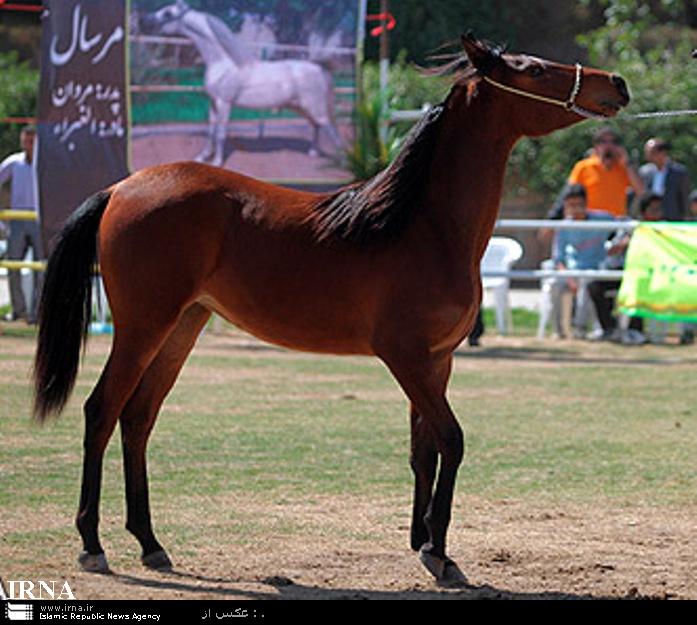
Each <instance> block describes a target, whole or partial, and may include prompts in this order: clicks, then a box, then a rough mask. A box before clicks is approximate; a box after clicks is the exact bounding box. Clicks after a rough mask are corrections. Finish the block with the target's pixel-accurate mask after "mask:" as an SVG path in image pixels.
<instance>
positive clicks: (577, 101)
mask: <svg viewBox="0 0 697 625" xmlns="http://www.w3.org/2000/svg"><path fill="white" fill-rule="evenodd" d="M462 45H463V48H464V54H460V55H459V56H458V58H457V59H455V61H453V63H451V65H452V66H453V67H452V69H453V70H454V78H453V85H452V88H451V90H450V92H449V94H448V96H447V98H446V99H445V100H444V102H443V103H442V104H441V105H439V106H436V107H435V108H433V109H431V110H430V111H429V112H427V113H426V114H425V115H424V117H423V118H422V119H421V121H420V122H419V123H418V124H417V125H416V126H415V127H414V128H413V129H412V131H411V133H410V135H409V136H408V138H407V140H406V141H405V144H404V146H403V149H402V151H401V152H400V154H399V155H398V156H397V158H396V160H395V161H394V162H393V163H392V164H391V165H390V166H389V167H387V168H386V169H385V170H384V171H382V172H381V173H379V174H377V175H376V176H375V177H374V178H372V179H370V180H368V181H367V182H362V183H354V184H351V185H348V186H346V187H344V188H342V189H340V190H338V191H336V192H334V193H324V194H314V193H308V192H301V191H295V190H288V189H284V188H281V187H278V186H274V185H271V184H266V183H263V182H259V181H257V180H254V179H252V178H248V177H246V176H243V175H240V174H237V173H234V172H231V171H227V170H223V169H218V168H215V167H211V166H209V165H204V164H200V163H175V164H168V165H160V166H156V167H152V168H149V169H144V170H142V171H139V172H137V173H135V174H133V175H131V176H130V177H129V178H126V179H125V180H123V181H121V182H118V183H116V184H114V185H113V186H111V187H110V188H108V189H106V190H103V191H100V192H98V193H96V194H95V195H94V196H92V197H90V198H89V199H87V200H86V201H85V202H84V203H83V204H82V206H81V207H80V208H79V209H77V210H76V212H75V213H74V214H73V215H72V216H71V217H70V218H69V220H68V221H67V222H66V224H65V226H64V228H63V230H62V232H61V234H60V237H59V239H58V241H57V244H56V246H55V249H54V251H53V253H52V255H51V257H50V260H49V261H48V267H47V272H46V278H45V287H44V290H43V296H42V299H41V304H40V318H39V334H38V346H37V351H36V358H35V363H34V384H35V388H34V390H35V403H34V414H35V417H36V418H37V419H38V420H39V421H41V422H43V421H44V420H45V419H46V418H47V417H48V416H49V415H51V414H56V413H60V411H61V409H62V408H63V407H64V405H65V403H66V401H67V399H68V396H69V394H70V392H71V390H72V388H73V385H74V381H75V378H76V374H77V369H78V365H79V360H80V352H81V347H82V343H83V341H84V340H85V338H86V333H87V327H88V324H89V317H90V293H91V289H90V286H91V279H92V276H93V272H94V270H95V261H96V259H97V250H98V256H99V262H100V265H101V272H102V276H103V279H104V284H105V286H106V292H107V295H108V299H109V304H110V306H111V311H112V314H113V323H114V329H115V332H114V337H113V344H112V347H111V352H110V355H109V357H108V360H107V363H106V365H105V367H104V369H103V371H102V373H101V376H100V378H99V380H98V382H97V384H96V386H95V388H94V390H93V391H92V393H91V394H90V396H89V398H88V399H87V401H86V403H85V406H84V416H85V433H84V465H83V477H82V490H81V496H80V504H79V511H78V514H77V520H76V524H77V528H78V530H79V532H80V535H81V537H82V540H83V547H84V550H83V551H82V553H81V554H80V557H79V562H80V563H81V565H82V567H83V568H84V569H85V570H88V571H106V570H108V565H107V560H106V558H105V555H104V550H103V549H102V545H101V543H100V541H99V537H98V521H99V514H98V508H99V498H100V486H101V474H102V457H103V454H104V450H105V448H106V446H107V443H108V441H109V439H110V437H111V435H112V433H113V431H114V429H115V426H116V423H117V422H119V423H120V427H121V439H122V443H123V459H124V470H125V485H126V501H127V523H126V528H127V529H128V530H129V531H130V532H132V533H133V534H134V535H135V537H136V538H137V539H138V541H139V542H140V545H141V547H142V562H143V563H144V564H145V565H146V566H148V567H152V568H163V569H166V568H168V567H171V561H170V559H169V557H168V555H167V553H166V552H165V550H164V549H163V547H162V546H161V545H160V543H159V542H158V540H157V539H156V538H155V534H154V533H153V528H152V524H151V519H150V508H149V498H148V483H147V473H146V456H145V452H146V445H147V441H148V437H149V435H150V432H151V430H152V428H153V425H154V423H155V419H156V418H157V415H158V411H159V409H160V406H161V404H162V402H163V400H164V398H165V396H166V395H167V393H168V392H169V390H170V389H171V387H172V386H173V384H174V382H175V380H176V378H177V376H178V374H179V371H180V369H181V367H182V366H183V364H184V361H185V360H186V358H187V356H188V354H189V352H190V351H191V349H192V348H193V346H194V343H195V342H196V339H197V337H198V335H199V333H200V332H201V329H202V328H203V327H204V324H205V323H206V321H207V320H208V319H209V317H210V315H211V311H215V312H217V313H219V314H221V315H222V316H224V317H225V318H226V319H228V320H229V321H230V322H232V323H233V324H235V325H236V326H238V327H239V328H242V329H243V330H246V331H247V332H249V333H251V334H253V335H255V336H257V337H259V338H261V339H263V340H265V341H269V342H271V343H275V344H278V345H282V346H285V347H287V348H290V349H295V350H303V351H310V352H319V353H331V354H363V355H370V356H375V357H377V358H379V359H380V360H382V361H383V362H384V363H385V364H386V365H387V367H388V369H389V371H390V372H391V373H392V375H393V376H394V378H395V379H396V380H397V382H398V383H399V385H400V386H401V388H402V389H403V391H404V393H405V395H406V397H407V398H408V400H409V401H410V405H411V407H410V420H411V453H410V464H411V467H412V469H413V472H414V476H415V488H414V500H413V511H412V522H411V547H412V548H413V549H414V550H415V551H418V552H419V553H420V557H421V561H422V562H423V564H424V565H425V566H426V568H427V569H428V570H429V571H430V572H431V574H432V575H433V576H435V578H436V580H437V581H438V582H439V583H442V584H458V583H462V582H463V581H464V579H465V578H464V575H463V574H462V572H461V571H460V569H459V568H458V567H457V565H456V564H455V562H453V561H452V560H451V559H450V558H449V557H448V555H447V551H446V532H447V529H448V525H449V522H450V517H451V507H452V499H453V489H454V485H455V478H456V473H457V470H458V467H459V465H460V463H461V460H462V457H463V434H462V430H461V428H460V426H459V425H458V422H457V420H456V417H455V415H454V414H453V411H452V410H451V408H450V405H449V404H448V400H447V398H446V389H447V386H448V380H449V377H450V373H451V369H452V364H453V352H454V350H455V349H456V347H457V346H458V345H459V344H460V342H461V341H462V340H463V338H464V337H466V336H467V335H468V333H469V332H470V330H471V328H472V326H473V323H474V320H475V316H476V314H477V311H478V309H479V305H480V301H481V292H482V290H481V283H480V274H479V263H480V259H481V257H482V255H483V253H484V250H485V248H486V245H487V241H488V240H489V238H490V236H491V233H492V230H493V227H494V222H495V220H496V216H497V211H498V206H499V202H500V198H501V190H502V184H503V176H504V169H505V165H506V161H507V158H508V155H509V153H510V151H511V149H512V147H513V145H514V144H515V142H516V140H518V139H519V138H520V137H522V136H525V135H527V136H539V135H544V134H545V133H549V132H552V131H554V130H556V129H559V128H564V127H566V126H570V125H572V124H574V123H576V122H578V121H581V120H582V119H584V118H586V117H603V118H605V117H611V116H614V115H615V114H616V113H617V111H619V110H620V109H621V108H622V107H623V106H625V105H626V104H627V103H628V102H629V95H628V92H627V88H626V85H625V83H624V81H623V80H622V78H620V77H619V76H617V75H614V74H611V73H607V72H604V71H600V70H595V69H587V68H582V67H581V66H580V65H576V66H575V67H573V66H569V65H562V64H558V63H554V62H550V61H546V60H542V59H539V58H535V57H532V56H526V55H514V54H510V53H505V52H504V51H502V50H501V49H499V48H496V47H494V46H492V45H490V44H488V43H485V42H482V41H480V40H478V39H476V38H475V37H474V36H472V35H464V36H462ZM439 460H440V463H439ZM434 485H435V488H434Z"/></svg>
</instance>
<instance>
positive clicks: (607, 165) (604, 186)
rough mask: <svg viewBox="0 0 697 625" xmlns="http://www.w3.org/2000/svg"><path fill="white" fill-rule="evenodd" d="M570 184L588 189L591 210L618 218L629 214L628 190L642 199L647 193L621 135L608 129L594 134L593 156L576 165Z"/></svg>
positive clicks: (588, 202)
mask: <svg viewBox="0 0 697 625" xmlns="http://www.w3.org/2000/svg"><path fill="white" fill-rule="evenodd" d="M568 183H569V184H582V185H583V186H584V187H585V189H586V194H587V206H588V207H589V208H590V209H592V210H602V211H606V212H608V213H610V214H611V215H614V216H615V217H625V216H626V215H627V191H628V190H629V189H633V190H634V193H635V194H636V195H637V196H639V197H640V196H641V195H642V194H643V192H644V184H643V182H642V180H641V178H640V176H639V174H638V173H637V172H636V171H635V170H634V168H633V167H632V166H631V164H630V163H629V159H628V157H627V150H625V149H624V147H623V146H622V144H621V140H620V137H619V135H618V134H617V133H616V132H615V131H614V130H613V129H612V128H609V127H603V128H600V129H599V130H597V131H596V132H595V133H594V134H593V151H592V153H591V155H590V156H589V157H588V158H584V159H583V160H580V161H578V162H577V163H576V164H575V165H574V167H573V169H572V170H571V174H570V175H569V180H568Z"/></svg>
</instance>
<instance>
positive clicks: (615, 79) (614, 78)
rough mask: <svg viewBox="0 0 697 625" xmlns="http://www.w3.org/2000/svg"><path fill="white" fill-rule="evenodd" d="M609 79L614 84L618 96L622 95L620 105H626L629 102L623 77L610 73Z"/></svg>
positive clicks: (627, 90)
mask: <svg viewBox="0 0 697 625" xmlns="http://www.w3.org/2000/svg"><path fill="white" fill-rule="evenodd" d="M610 81H611V82H612V84H613V85H615V87H616V88H617V91H618V92H619V94H620V96H622V99H623V100H624V102H623V103H622V105H623V106H626V105H627V104H629V99H630V98H629V89H628V88H627V83H626V82H625V81H624V78H622V76H619V75H618V74H612V75H611V76H610Z"/></svg>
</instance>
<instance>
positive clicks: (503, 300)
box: [481, 237, 523, 334]
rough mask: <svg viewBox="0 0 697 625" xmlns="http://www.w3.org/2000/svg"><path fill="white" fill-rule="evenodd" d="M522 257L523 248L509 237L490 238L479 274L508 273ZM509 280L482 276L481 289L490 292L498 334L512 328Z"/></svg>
mask: <svg viewBox="0 0 697 625" xmlns="http://www.w3.org/2000/svg"><path fill="white" fill-rule="evenodd" d="M522 256H523V247H522V246H521V244H520V243H518V241H516V240H515V239H511V238H509V237H491V240H490V241H489V245H488V246H487V248H486V251H485V252H484V257H483V258H482V264H481V272H482V274H485V273H486V272H487V271H508V270H509V269H510V268H511V267H512V266H513V265H514V264H515V263H516V262H518V261H519V260H520V259H521V257H522ZM510 284H511V280H510V278H503V277H501V278H499V277H495V278H494V277H485V276H484V275H482V287H483V288H484V290H486V291H492V293H493V296H494V306H495V310H496V329H497V330H498V333H499V334H506V332H507V331H508V330H510V329H512V328H513V320H512V318H511V305H510V301H509V298H508V290H509V287H510Z"/></svg>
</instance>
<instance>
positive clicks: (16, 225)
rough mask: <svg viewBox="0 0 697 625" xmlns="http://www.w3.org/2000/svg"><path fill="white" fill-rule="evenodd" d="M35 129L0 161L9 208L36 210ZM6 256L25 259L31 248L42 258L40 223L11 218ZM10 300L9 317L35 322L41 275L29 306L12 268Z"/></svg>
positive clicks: (23, 135) (25, 130) (24, 133)
mask: <svg viewBox="0 0 697 625" xmlns="http://www.w3.org/2000/svg"><path fill="white" fill-rule="evenodd" d="M35 138H36V130H35V129H34V127H33V126H25V127H24V128H23V129H22V132H21V134H20V145H21V148H22V151H21V152H17V153H15V154H11V155H10V156H8V157H7V158H6V159H5V160H4V161H2V163H0V185H2V184H4V183H6V182H8V181H11V190H10V209H19V210H32V211H36V198H35V182H34V168H33V156H34V139H35ZM9 230H10V234H9V239H8V248H7V257H8V258H9V259H10V260H23V259H24V257H25V255H26V253H27V251H28V250H29V248H31V250H32V253H33V256H34V260H41V259H43V246H42V244H41V235H40V230H39V223H38V222H37V221H19V220H11V221H10V226H9ZM9 278H10V280H9V282H10V303H11V305H12V311H11V312H10V313H9V314H8V315H7V317H6V319H7V320H8V321H14V320H16V319H25V320H26V321H27V323H30V324H33V323H36V306H37V303H38V293H39V289H40V282H41V275H40V274H39V272H34V281H33V282H34V288H33V296H32V303H31V306H30V307H29V308H27V304H26V300H25V297H24V292H23V290H22V277H21V273H20V272H19V271H10V272H9Z"/></svg>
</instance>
